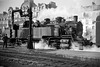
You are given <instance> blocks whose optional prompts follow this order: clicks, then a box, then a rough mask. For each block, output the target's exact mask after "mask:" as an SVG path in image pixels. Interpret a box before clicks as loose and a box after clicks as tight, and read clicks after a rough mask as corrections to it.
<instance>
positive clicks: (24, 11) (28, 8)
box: [21, 0, 36, 49]
mask: <svg viewBox="0 0 100 67" xmlns="http://www.w3.org/2000/svg"><path fill="white" fill-rule="evenodd" d="M28 2H29V4H28V5H22V6H21V15H22V16H23V17H24V16H28V17H29V38H28V45H27V48H29V49H33V42H32V37H33V32H32V8H35V7H36V5H35V4H34V3H33V1H32V0H28Z"/></svg>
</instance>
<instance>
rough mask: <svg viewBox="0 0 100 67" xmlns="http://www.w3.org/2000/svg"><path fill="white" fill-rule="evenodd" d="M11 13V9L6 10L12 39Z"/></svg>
mask: <svg viewBox="0 0 100 67" xmlns="http://www.w3.org/2000/svg"><path fill="white" fill-rule="evenodd" d="M12 11H13V8H12V7H9V9H8V25H9V27H10V38H12V19H11V18H12Z"/></svg>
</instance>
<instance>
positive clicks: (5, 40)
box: [3, 34, 8, 48]
mask: <svg viewBox="0 0 100 67" xmlns="http://www.w3.org/2000/svg"><path fill="white" fill-rule="evenodd" d="M7 41H8V36H7V34H5V35H4V37H3V48H4V47H6V48H7Z"/></svg>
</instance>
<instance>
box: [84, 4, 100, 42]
mask: <svg viewBox="0 0 100 67" xmlns="http://www.w3.org/2000/svg"><path fill="white" fill-rule="evenodd" d="M82 9H83V13H82V23H83V25H84V27H83V29H84V30H83V32H84V34H83V36H84V37H86V38H87V39H89V40H92V42H94V43H96V23H97V22H96V18H97V16H99V15H100V5H96V4H92V5H90V6H84V7H82Z"/></svg>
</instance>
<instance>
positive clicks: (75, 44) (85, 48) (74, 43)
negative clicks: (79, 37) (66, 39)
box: [71, 42, 100, 52]
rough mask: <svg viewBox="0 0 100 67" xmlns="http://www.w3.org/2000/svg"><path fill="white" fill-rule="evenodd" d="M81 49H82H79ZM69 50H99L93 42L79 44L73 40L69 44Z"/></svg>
mask: <svg viewBox="0 0 100 67" xmlns="http://www.w3.org/2000/svg"><path fill="white" fill-rule="evenodd" d="M80 49H83V50H80ZM71 50H75V51H89V52H100V48H98V47H97V46H96V45H95V44H94V45H92V46H81V44H80V43H78V42H73V43H72V46H71Z"/></svg>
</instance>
